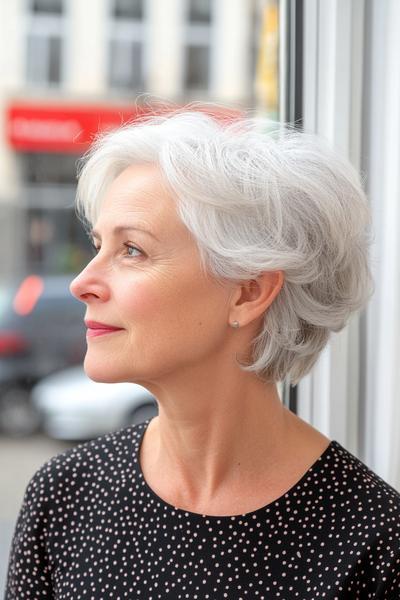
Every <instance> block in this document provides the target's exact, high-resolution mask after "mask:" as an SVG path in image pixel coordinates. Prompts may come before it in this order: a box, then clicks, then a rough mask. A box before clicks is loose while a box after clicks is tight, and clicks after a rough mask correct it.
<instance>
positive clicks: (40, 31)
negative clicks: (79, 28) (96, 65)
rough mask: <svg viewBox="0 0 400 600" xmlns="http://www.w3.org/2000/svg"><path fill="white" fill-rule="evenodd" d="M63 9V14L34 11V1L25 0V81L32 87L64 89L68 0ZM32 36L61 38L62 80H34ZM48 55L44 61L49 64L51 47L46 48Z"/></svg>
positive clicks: (65, 1) (64, 1)
mask: <svg viewBox="0 0 400 600" xmlns="http://www.w3.org/2000/svg"><path fill="white" fill-rule="evenodd" d="M62 4H63V11H62V13H61V15H53V14H45V13H43V14H38V13H34V12H33V11H32V1H31V0H25V11H24V13H25V23H24V40H25V68H24V72H25V81H26V82H27V84H28V85H29V86H30V87H32V88H39V89H43V88H45V89H46V88H47V89H62V88H63V87H64V85H65V80H66V66H67V65H66V55H67V48H66V44H67V31H68V19H69V14H68V8H69V2H68V0H63V2H62ZM30 36H37V37H39V38H42V39H49V38H51V37H57V38H59V39H60V46H61V51H60V81H59V82H50V81H48V80H45V79H43V81H33V80H31V79H30V78H29V74H28V39H29V37H30ZM45 54H46V56H45V57H44V58H43V62H44V63H45V64H46V65H48V62H49V47H47V50H46V53H45Z"/></svg>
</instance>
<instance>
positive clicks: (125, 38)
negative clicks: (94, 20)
mask: <svg viewBox="0 0 400 600" xmlns="http://www.w3.org/2000/svg"><path fill="white" fill-rule="evenodd" d="M113 8H114V0H108V6H107V15H108V26H107V30H108V35H107V76H106V80H107V89H108V90H109V91H110V92H111V93H117V94H118V95H124V94H126V95H131V94H132V93H135V92H143V91H145V90H146V89H147V82H146V73H147V72H148V68H147V66H148V44H147V40H148V17H147V2H146V0H143V18H142V20H134V19H125V18H121V17H118V18H115V17H114V15H113ZM112 42H126V43H138V44H141V47H142V51H141V70H142V80H143V81H142V83H143V89H138V88H129V87H124V86H116V85H112V83H111V79H110V69H111V68H112V65H111V43H112Z"/></svg>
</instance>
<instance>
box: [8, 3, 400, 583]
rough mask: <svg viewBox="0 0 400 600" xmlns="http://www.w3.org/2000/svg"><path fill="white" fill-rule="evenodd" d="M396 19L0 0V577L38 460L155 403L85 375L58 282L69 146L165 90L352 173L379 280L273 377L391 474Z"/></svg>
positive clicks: (395, 415)
mask: <svg viewBox="0 0 400 600" xmlns="http://www.w3.org/2000/svg"><path fill="white" fill-rule="evenodd" d="M398 31H400V3H399V2H397V0H169V1H168V2H166V1H165V0H164V1H163V0H85V1H84V2H83V1H81V0H13V1H12V2H9V1H8V0H0V256H1V258H0V490H1V493H0V594H1V591H2V587H3V585H4V576H5V571H6V566H7V555H8V549H9V543H10V540H11V536H12V531H13V527H14V522H15V518H16V516H17V513H18V510H19V507H20V504H21V501H22V496H23V492H24V489H25V487H26V485H27V483H28V480H29V479H30V477H31V476H32V474H33V472H34V471H35V470H36V469H37V468H38V467H39V466H40V465H41V464H42V463H43V462H44V461H45V460H47V459H48V458H49V457H50V456H53V455H54V454H56V453H58V452H60V451H63V450H65V449H66V448H68V447H70V446H72V445H73V444H76V443H79V442H80V441H84V440H88V439H91V438H93V437H95V436H97V435H100V434H102V433H105V432H106V431H110V430H112V429H117V428H119V427H123V426H125V425H128V424H130V423H135V422H140V421H142V420H144V419H146V418H148V417H149V416H152V415H153V414H155V412H156V408H155V403H154V399H153V398H152V397H151V396H150V395H149V394H148V393H147V392H146V390H144V389H143V388H141V387H140V386H136V385H134V384H96V383H94V382H91V381H90V380H88V379H87V378H86V376H85V375H84V373H83V370H82V367H81V366H80V365H81V364H82V360H83V356H84V352H85V347H86V344H85V330H84V327H83V320H82V319H83V315H84V310H85V307H84V306H83V305H82V306H81V305H80V303H79V302H78V301H76V300H75V299H74V298H72V297H71V295H70V293H69V291H68V286H69V283H70V281H71V280H72V278H73V277H74V275H75V274H76V273H78V272H79V270H80V269H81V268H82V267H83V266H84V265H85V264H86V263H87V262H88V260H90V258H91V256H92V252H91V248H90V244H89V242H88V240H87V238H86V235H85V233H84V230H83V227H82V225H81V224H80V222H79V220H78V219H77V217H76V215H75V211H74V195H75V185H76V167H77V161H78V160H79V158H80V157H81V156H82V155H83V154H84V152H85V151H86V150H87V149H88V147H89V145H90V143H91V141H92V140H93V138H94V136H95V135H96V134H97V133H98V132H99V131H104V130H107V129H110V128H113V127H117V126H118V125H120V124H122V123H124V122H126V121H132V120H134V119H135V118H137V117H138V116H140V115H142V114H144V113H146V112H152V113H154V112H157V106H158V103H159V102H171V103H174V104H175V105H177V106H183V105H185V104H187V103H188V102H192V101H196V102H199V103H201V104H204V105H205V110H207V103H214V104H215V103H217V105H218V108H217V112H218V113H220V116H221V118H225V117H229V116H230V115H232V114H236V113H239V114H240V112H241V111H246V110H248V109H252V110H253V111H254V112H255V113H256V114H260V115H263V116H269V117H271V118H273V119H279V120H281V121H284V122H291V123H295V124H296V126H297V127H299V128H304V129H305V130H307V131H313V132H317V133H319V134H320V135H322V136H324V137H325V138H327V139H328V140H329V141H330V142H331V144H332V145H334V146H335V147H336V148H337V149H338V150H339V151H340V152H342V153H343V154H344V155H345V156H347V157H348V158H349V159H350V160H351V161H352V162H353V164H354V165H355V166H356V168H357V169H359V170H360V171H361V172H362V176H363V180H364V183H365V189H366V192H367V194H368V198H369V201H370V203H371V208H372V213H373V219H374V244H373V248H372V252H371V262H372V269H373V273H374V277H375V281H376V291H375V294H374V296H373V298H372V300H371V302H370V304H369V306H368V309H367V310H366V311H365V312H363V313H362V314H360V315H356V316H355V317H354V318H353V319H352V320H351V322H350V323H349V326H348V327H346V329H345V330H344V331H342V332H340V333H339V334H335V335H334V336H333V337H332V339H331V342H330V343H329V345H328V347H327V348H326V350H325V351H324V352H323V354H322V356H321V359H320V360H319V362H318V364H317V365H316V367H315V368H314V370H313V372H312V373H311V374H310V375H309V376H307V377H306V378H305V379H304V380H303V381H302V382H301V383H300V384H299V385H298V386H296V387H289V386H286V385H285V384H283V386H282V389H281V392H282V399H283V402H285V404H286V405H287V406H288V407H289V408H290V409H291V410H293V411H294V412H297V413H298V414H299V415H300V416H301V417H302V418H304V419H306V420H307V421H309V422H310V423H312V424H313V425H314V426H315V427H317V428H318V429H320V430H321V431H323V432H324V433H325V434H326V435H328V436H329V437H330V438H332V439H336V440H338V441H339V442H340V443H342V444H343V445H344V446H345V447H346V448H348V449H349V450H350V451H351V452H353V453H354V454H356V455H357V456H358V457H359V458H361V459H362V460H363V461H364V462H366V463H367V464H368V465H369V466H370V467H371V468H372V469H374V470H375V471H376V472H377V473H378V474H379V475H381V477H383V478H384V479H385V480H386V481H388V482H389V483H391V485H393V486H394V487H396V488H397V489H400V435H399V425H400V398H399V388H400V386H399V383H400V381H399V373H400V364H399V360H400V342H399V339H400V316H399V311H400V168H399V167H400V37H399V36H398ZM213 110H214V111H215V107H213Z"/></svg>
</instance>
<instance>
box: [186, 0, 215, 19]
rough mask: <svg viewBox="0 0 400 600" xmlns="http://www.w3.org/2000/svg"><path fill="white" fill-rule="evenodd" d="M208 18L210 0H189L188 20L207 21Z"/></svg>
mask: <svg viewBox="0 0 400 600" xmlns="http://www.w3.org/2000/svg"><path fill="white" fill-rule="evenodd" d="M210 20H211V2H210V0H189V21H190V22H191V23H209V22H210Z"/></svg>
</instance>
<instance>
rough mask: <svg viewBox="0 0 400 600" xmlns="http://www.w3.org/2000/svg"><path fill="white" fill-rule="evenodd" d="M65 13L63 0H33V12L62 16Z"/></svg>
mask: <svg viewBox="0 0 400 600" xmlns="http://www.w3.org/2000/svg"><path fill="white" fill-rule="evenodd" d="M62 11H63V0H32V12H34V13H39V14H43V13H47V14H52V15H61V14H62Z"/></svg>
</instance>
